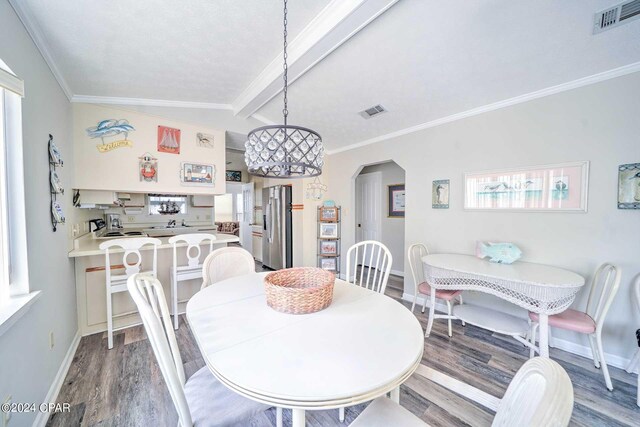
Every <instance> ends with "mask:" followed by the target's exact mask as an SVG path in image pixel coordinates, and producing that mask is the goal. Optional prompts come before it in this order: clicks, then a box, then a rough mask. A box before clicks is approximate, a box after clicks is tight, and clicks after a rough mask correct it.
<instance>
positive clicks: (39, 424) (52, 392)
mask: <svg viewBox="0 0 640 427" xmlns="http://www.w3.org/2000/svg"><path fill="white" fill-rule="evenodd" d="M79 344H80V331H78V332H76V335H75V336H74V337H73V341H71V345H70V346H69V350H67V354H66V355H65V356H64V359H63V360H62V364H61V365H60V369H58V373H57V374H56V376H55V378H54V379H53V382H52V383H51V387H49V391H48V392H47V397H45V398H44V400H43V402H44V403H55V401H56V399H57V398H58V393H60V389H61V388H62V384H63V383H64V379H65V377H66V376H67V372H69V367H70V366H71V362H73V357H74V356H75V355H76V350H77V349H78V345H79ZM49 415H51V414H50V413H49V412H38V415H37V416H36V419H35V421H34V422H33V427H44V426H45V425H46V424H47V421H48V420H49Z"/></svg>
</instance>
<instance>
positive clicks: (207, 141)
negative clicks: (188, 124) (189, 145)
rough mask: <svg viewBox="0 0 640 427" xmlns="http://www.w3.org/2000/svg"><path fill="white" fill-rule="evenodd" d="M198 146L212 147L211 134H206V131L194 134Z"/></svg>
mask: <svg viewBox="0 0 640 427" xmlns="http://www.w3.org/2000/svg"><path fill="white" fill-rule="evenodd" d="M196 138H197V140H198V141H197V142H198V147H202V148H213V135H208V134H206V133H202V132H198V133H197V134H196Z"/></svg>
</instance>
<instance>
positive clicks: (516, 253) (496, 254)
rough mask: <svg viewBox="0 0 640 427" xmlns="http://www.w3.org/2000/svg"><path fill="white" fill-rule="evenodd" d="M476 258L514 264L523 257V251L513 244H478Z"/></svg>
mask: <svg viewBox="0 0 640 427" xmlns="http://www.w3.org/2000/svg"><path fill="white" fill-rule="evenodd" d="M476 256H477V257H478V258H480V259H484V258H486V257H489V261H491V262H496V263H499V264H512V263H514V262H516V261H517V260H519V259H520V258H521V257H522V251H521V250H520V248H519V247H517V246H516V245H514V244H513V243H493V242H487V243H485V242H476Z"/></svg>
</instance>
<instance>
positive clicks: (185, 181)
mask: <svg viewBox="0 0 640 427" xmlns="http://www.w3.org/2000/svg"><path fill="white" fill-rule="evenodd" d="M215 174H216V167H215V166H214V165H208V164H203V163H188V162H183V163H181V164H180V181H182V185H197V186H214V185H215Z"/></svg>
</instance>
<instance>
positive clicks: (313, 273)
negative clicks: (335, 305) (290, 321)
mask: <svg viewBox="0 0 640 427" xmlns="http://www.w3.org/2000/svg"><path fill="white" fill-rule="evenodd" d="M335 280H336V276H335V275H334V274H333V273H331V272H330V271H326V270H323V269H321V268H313V267H301V268H288V269H286V270H279V271H274V272H273V273H269V274H267V276H266V277H265V278H264V290H265V294H266V295H267V305H269V307H271V308H273V309H274V310H276V311H280V312H282V313H289V314H308V313H315V312H316V311H320V310H323V309H325V308H327V307H328V306H329V304H331V300H332V299H333V283H334V282H335Z"/></svg>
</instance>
